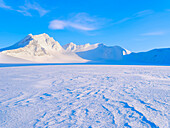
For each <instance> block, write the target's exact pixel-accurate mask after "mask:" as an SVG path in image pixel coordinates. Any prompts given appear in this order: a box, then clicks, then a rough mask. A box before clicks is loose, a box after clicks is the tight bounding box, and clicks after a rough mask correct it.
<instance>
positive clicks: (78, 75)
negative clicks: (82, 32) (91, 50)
mask: <svg viewBox="0 0 170 128" xmlns="http://www.w3.org/2000/svg"><path fill="white" fill-rule="evenodd" d="M169 97H170V67H168V66H167V67H163V66H162V67H161V66H160V67H159V66H117V65H114V66H109V65H107V66H102V65H98V66H95V65H93V66H90V65H86V66H83V65H81V66H78V65H77V66H76V65H71V66H69V65H64V66H62V65H57V66H35V67H7V68H0V127H2V128H23V127H25V128H31V127H33V128H41V127H48V128H56V127H57V128H61V127H62V128H63V127H64V128H68V127H72V128H76V127H83V128H84V127H85V128H86V127H87V128H88V127H89V128H90V127H92V128H96V127H103V128H108V127H113V128H114V127H115V128H122V127H127V128H129V127H132V128H141V127H146V128H150V127H152V128H154V127H160V128H168V127H169V113H170V109H169V104H170V99H169Z"/></svg>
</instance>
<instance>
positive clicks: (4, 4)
mask: <svg viewBox="0 0 170 128" xmlns="http://www.w3.org/2000/svg"><path fill="white" fill-rule="evenodd" d="M0 8H4V9H10V10H12V8H11V6H8V5H6V3H5V2H4V1H3V0H0Z"/></svg>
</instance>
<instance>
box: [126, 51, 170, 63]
mask: <svg viewBox="0 0 170 128" xmlns="http://www.w3.org/2000/svg"><path fill="white" fill-rule="evenodd" d="M123 61H124V62H129V63H132V64H135V63H138V64H160V65H162V64H164V65H170V48H161V49H153V50H150V51H147V52H139V53H131V54H130V55H127V56H124V57H123Z"/></svg>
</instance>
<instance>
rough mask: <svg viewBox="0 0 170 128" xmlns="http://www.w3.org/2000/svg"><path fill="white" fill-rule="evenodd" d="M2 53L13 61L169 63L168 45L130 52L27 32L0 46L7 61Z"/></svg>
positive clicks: (0, 56) (169, 49)
mask: <svg viewBox="0 0 170 128" xmlns="http://www.w3.org/2000/svg"><path fill="white" fill-rule="evenodd" d="M5 57H6V58H12V59H11V60H13V61H14V62H15V59H14V58H16V60H17V62H20V63H22V62H24V63H25V62H33V63H91V62H95V63H108V62H109V63H118V64H119V63H120V64H122V63H123V64H124V63H126V64H128V63H132V64H133V63H142V64H143V63H146V64H147V63H152V64H170V48H164V49H153V50H151V51H147V52H139V53H134V52H131V51H129V50H127V49H124V48H122V47H120V46H107V45H105V44H102V43H96V44H89V43H87V44H84V45H76V44H74V43H73V42H71V43H68V44H66V45H63V46H61V45H60V43H59V42H58V41H55V40H54V39H53V38H52V37H50V36H49V35H48V34H46V33H43V34H40V35H32V34H29V35H27V36H26V37H25V38H24V39H22V40H21V41H19V42H17V43H15V44H14V45H12V46H9V47H6V48H2V49H0V63H5V62H8V61H7V59H5ZM3 59H4V61H3ZM24 60H25V61H24ZM9 63H11V61H9Z"/></svg>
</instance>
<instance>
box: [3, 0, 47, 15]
mask: <svg viewBox="0 0 170 128" xmlns="http://www.w3.org/2000/svg"><path fill="white" fill-rule="evenodd" d="M0 8H5V9H9V10H13V11H17V12H19V13H22V14H23V15H25V16H32V14H31V12H30V10H35V11H37V12H38V13H39V15H40V16H44V15H45V14H47V13H48V12H49V10H46V9H44V8H42V7H41V6H40V5H39V4H38V3H36V2H32V3H31V2H30V0H25V5H24V6H19V7H18V9H13V8H12V7H11V6H7V5H6V3H5V2H4V1H3V0H0Z"/></svg>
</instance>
